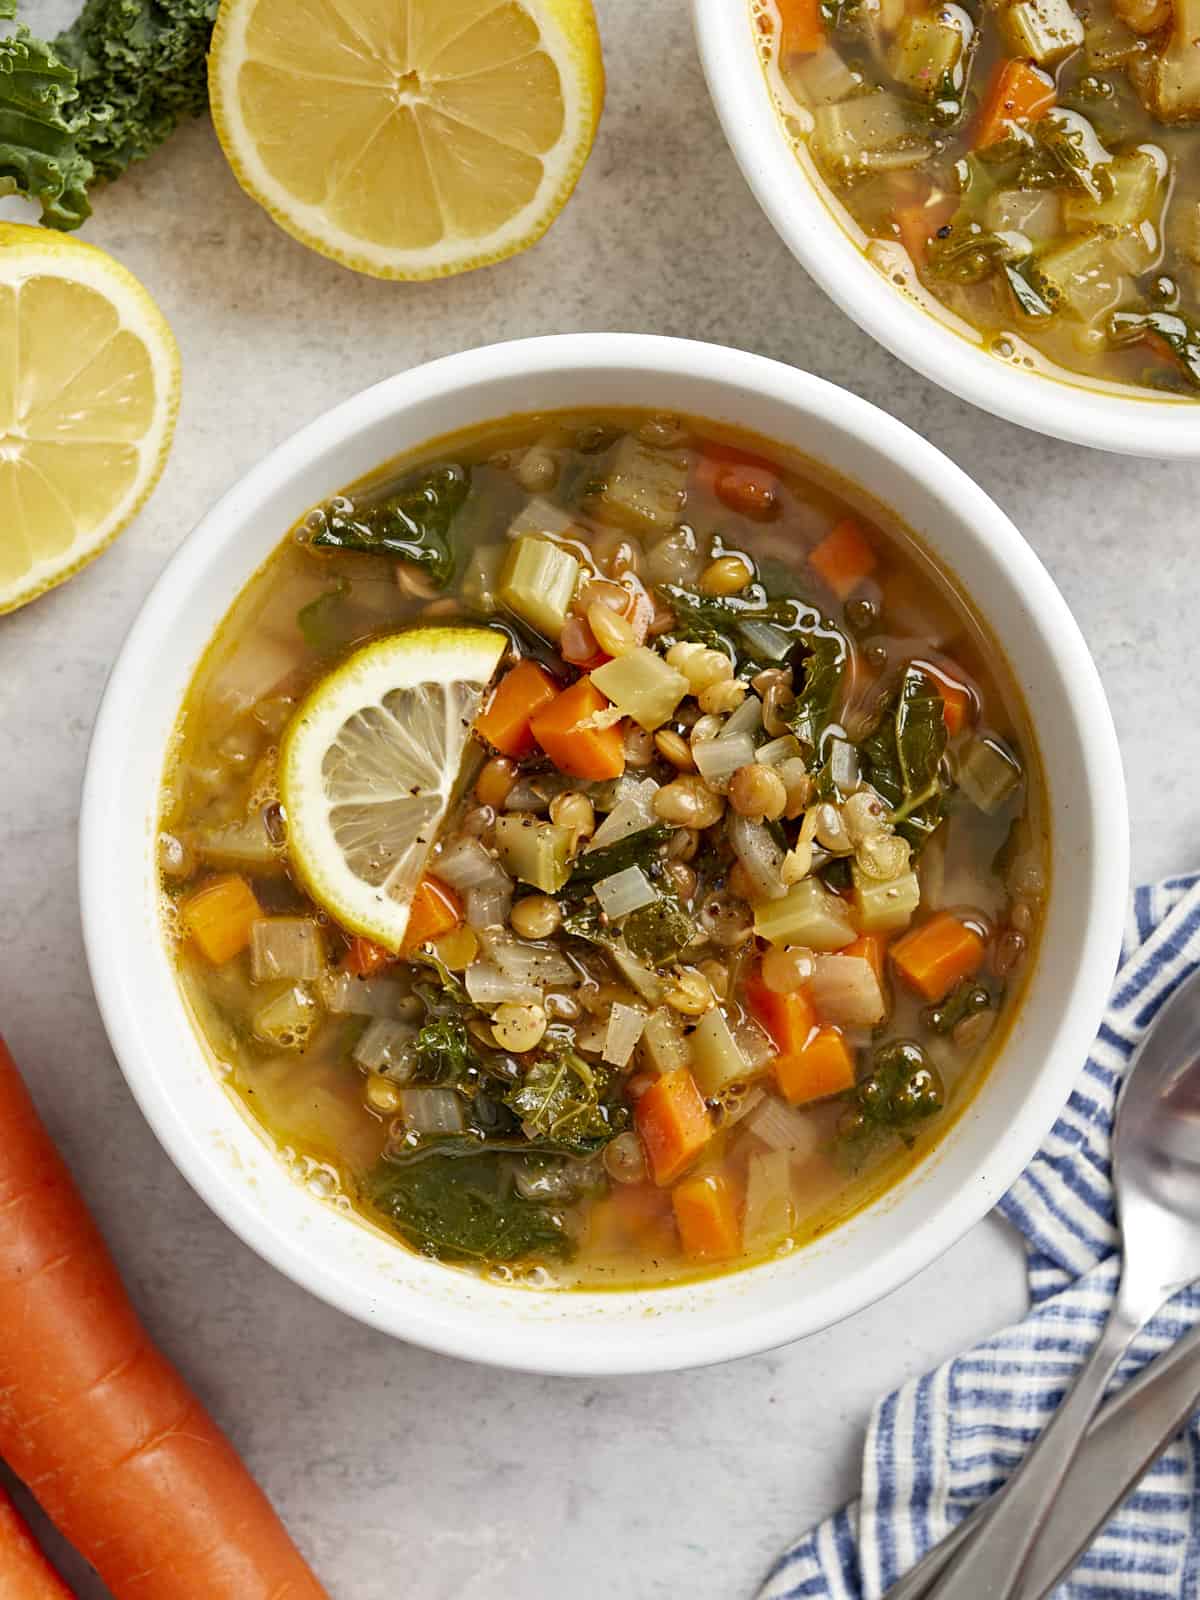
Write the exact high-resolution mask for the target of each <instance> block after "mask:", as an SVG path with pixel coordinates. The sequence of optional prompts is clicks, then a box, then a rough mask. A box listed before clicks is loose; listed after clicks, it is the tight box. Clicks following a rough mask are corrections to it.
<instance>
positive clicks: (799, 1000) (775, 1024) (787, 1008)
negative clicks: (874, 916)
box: [746, 952, 849, 1056]
mask: <svg viewBox="0 0 1200 1600" xmlns="http://www.w3.org/2000/svg"><path fill="white" fill-rule="evenodd" d="M846 953H847V954H848V953H849V952H846ZM746 1004H747V1006H748V1008H749V1011H750V1015H751V1016H752V1017H753V1018H754V1020H755V1022H757V1023H758V1024H759V1026H760V1027H761V1028H763V1029H764V1030H765V1031H766V1032H767V1033H769V1034H770V1036H771V1038H772V1039H773V1040H774V1042H775V1047H776V1049H777V1050H778V1051H779V1053H780V1054H781V1055H785V1056H786V1055H795V1054H796V1053H797V1052H798V1051H800V1050H803V1048H804V1046H805V1045H806V1044H807V1043H808V1036H809V1034H810V1033H811V1032H812V1031H813V1029H814V1028H815V1027H816V1024H817V1017H816V1012H815V1011H814V1010H813V1003H812V1001H811V1000H810V999H809V996H808V991H807V989H794V990H793V991H792V992H791V994H776V993H775V991H774V990H773V989H768V988H767V986H766V984H765V983H763V981H762V979H761V978H751V979H750V980H749V982H748V983H747V984H746Z"/></svg>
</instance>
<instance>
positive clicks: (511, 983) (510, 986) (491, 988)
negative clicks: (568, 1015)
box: [465, 961, 542, 1011]
mask: <svg viewBox="0 0 1200 1600" xmlns="http://www.w3.org/2000/svg"><path fill="white" fill-rule="evenodd" d="M465 982H466V986H467V993H468V995H470V997H471V999H472V1000H473V1001H474V1002H475V1004H476V1005H477V1006H482V1007H483V1009H484V1010H485V1011H491V1010H492V1009H493V1008H494V1007H496V1006H500V1005H504V1003H505V1002H506V1001H512V1002H513V1003H514V1004H516V1005H531V1004H532V1003H533V1002H534V1001H536V1000H540V999H541V998H542V991H541V990H540V989H539V988H538V986H537V985H536V984H535V983H529V982H528V981H526V980H522V979H520V978H511V977H509V975H508V973H507V972H503V971H501V969H500V968H499V967H497V966H495V965H494V964H493V963H492V962H490V961H472V963H471V965H470V966H469V967H468V968H467V971H466V976H465Z"/></svg>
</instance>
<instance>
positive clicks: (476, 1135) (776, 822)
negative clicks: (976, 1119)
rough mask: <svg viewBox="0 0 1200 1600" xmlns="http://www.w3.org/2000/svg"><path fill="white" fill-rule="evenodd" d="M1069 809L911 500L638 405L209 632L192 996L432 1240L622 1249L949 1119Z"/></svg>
mask: <svg viewBox="0 0 1200 1600" xmlns="http://www.w3.org/2000/svg"><path fill="white" fill-rule="evenodd" d="M473 661H483V663H484V664H483V665H482V666H481V667H477V668H476V667H470V665H469V664H470V663H471V662H473ZM472 674H473V675H472ZM372 685H376V686H377V687H372ZM322 730H325V731H322ZM322 741H323V742H322ZM326 746H327V747H328V748H326ZM443 749H444V750H446V751H449V752H451V754H450V755H439V754H438V752H439V751H442V750H443ZM446 766H450V767H452V768H453V770H452V771H448V772H447V771H444V770H442V769H443V768H445V767H446ZM427 769H429V770H432V773H433V775H432V776H429V770H427ZM306 784H307V787H306ZM1044 828H1045V802H1044V795H1043V789H1042V779H1041V776H1040V772H1039V767H1038V760H1037V752H1036V747H1035V743H1034V740H1033V737H1032V734H1031V732H1030V729H1029V726H1028V723H1027V721H1026V717H1025V713H1024V710H1023V707H1022V704H1021V700H1020V696H1019V693H1018V691H1017V689H1016V687H1015V685H1014V683H1013V680H1012V677H1011V675H1010V673H1009V670H1008V668H1007V666H1006V664H1005V662H1004V659H1003V656H1002V654H1001V652H1000V650H999V648H998V646H997V644H996V642H995V640H994V639H992V638H991V637H990V635H989V634H988V632H987V629H986V627H985V625H984V624H983V622H982V621H981V620H980V617H979V616H978V614H977V613H976V611H975V610H974V608H973V606H972V605H971V604H970V602H969V601H968V599H967V598H966V597H965V596H964V595H963V594H962V593H961V592H960V591H959V589H958V588H957V586H956V585H955V583H954V582H953V581H952V580H951V579H950V578H949V577H948V576H947V575H946V574H945V573H943V572H940V571H939V570H938V569H937V568H936V567H935V566H934V564H933V563H932V562H931V561H930V560H929V558H928V557H927V556H926V555H925V553H924V551H923V550H922V548H921V547H920V545H919V543H918V542H917V540H916V539H915V538H914V537H913V536H912V535H911V534H910V533H909V532H908V531H907V530H906V529H904V528H903V527H902V526H901V525H900V524H899V523H898V522H897V520H896V519H895V518H894V517H892V516H891V515H890V514H889V513H887V512H886V511H885V510H884V509H883V508H881V507H880V506H878V505H877V504H875V503H874V502H872V501H871V500H870V499H869V498H868V497H867V496H866V495H865V494H863V493H861V492H859V491H857V490H854V489H852V488H851V487H849V486H847V485H845V484H842V483H837V482H834V481H832V480H831V479H830V478H829V477H828V476H827V475H824V474H822V473H821V472H820V471H819V470H818V469H817V468H815V467H814V466H813V465H812V464H811V463H808V462H806V461H804V460H803V459H802V458H800V457H799V456H796V455H794V454H792V453H790V452H788V451H786V450H784V449H782V448H781V447H778V446H774V445H771V444H769V443H767V442H766V441H763V440H761V439H758V438H751V437H742V436H739V435H737V434H735V433H732V432H730V431H729V430H728V429H725V428H720V427H717V426H716V425H713V424H709V423H706V422H704V421H702V420H698V419H692V418H680V417H672V416H661V415H653V414H650V413H643V412H629V411H622V412H606V413H602V414H595V413H591V412H589V413H578V414H576V413H566V414H555V415H548V416H529V417H518V418H513V419H510V420H508V421H505V422H501V423H497V424H495V425H491V426H487V427H483V428H477V429H474V430H471V431H470V432H467V433H463V434H462V435H456V436H453V437H450V438H445V439H442V440H439V441H435V442H434V443H432V444H430V445H429V446H428V447H426V448H425V449H423V450H421V451H419V452H417V453H415V454H414V455H413V456H412V457H410V458H407V459H405V460H403V461H399V462H395V463H393V464H391V465H389V466H388V467H386V468H384V469H383V470H382V471H380V472H379V473H377V474H376V475H374V476H373V477H372V478H371V479H370V480H368V481H365V482H363V483H360V484H357V485H355V486H353V487H351V488H349V489H347V490H345V491H344V492H343V493H342V494H340V495H338V496H335V497H333V498H332V499H331V500H330V501H329V502H327V503H325V504H323V505H321V506H318V507H315V508H314V509H313V510H312V512H311V513H310V514H309V515H308V516H307V517H306V518H304V519H303V520H302V521H301V523H300V524H299V525H298V526H297V527H296V528H294V529H293V530H292V531H291V533H290V534H289V535H288V536H287V537H286V538H285V539H284V541H283V543H282V544H281V546H280V548H279V549H278V550H277V551H276V553H275V554H274V555H273V556H272V557H271V558H270V559H269V560H268V561H267V563H266V564H265V565H264V566H263V568H262V569H261V570H260V571H259V572H258V573H257V575H256V576H255V577H254V578H253V579H252V580H251V582H250V583H249V584H248V585H247V587H246V588H245V590H244V591H243V593H242V594H241V595H240V597H239V598H238V600H237V601H236V603H235V604H234V606H233V607H232V609H231V610H230V612H229V615H228V617H227V618H226V620H225V623H224V624H223V626H222V628H221V630H220V633H219V634H218V636H217V638H216V639H215V641H214V642H213V644H212V646H211V648H210V649H209V651H208V653H207V655H206V656H205V658H204V659H203V661H202V662H201V664H200V666H199V668H198V670H197V672H196V674H195V677H194V680H193V682H192V685H191V687H190V689H189V692H188V695H187V699H186V702H185V705H184V707H183V711H182V714H181V717H180V722H179V727H178V734H177V739H176V743H175V748H174V750H173V754H172V758H171V762H170V766H169V770H168V772H167V774H166V777H165V787H164V795H163V803H162V820H161V830H162V831H161V834H160V837H159V850H160V862H161V871H162V891H163V905H164V912H165V917H166V927H167V931H168V935H169V937H170V938H171V940H172V943H173V948H174V951H175V957H176V961H177V965H178V972H179V981H180V984H181V986H182V989H183V992H184V994H185V997H186V1000H187V1003H188V1005H189V1007H190V1009H191V1013H192V1015H193V1016H194V1019H195V1022H196V1025H197V1027H198V1029H199V1031H200V1033H201V1034H202V1036H203V1038H204V1039H205V1041H206V1043H207V1046H208V1048H209V1050H210V1051H211V1054H212V1056H213V1058H214V1060H215V1062H216V1064H217V1065H218V1067H219V1070H220V1071H221V1072H222V1074H223V1075H224V1077H225V1081H226V1082H227V1084H228V1086H229V1088H230V1090H231V1091H232V1092H233V1093H234V1094H235V1095H236V1096H237V1097H238V1099H239V1100H240V1102H241V1104H242V1105H243V1106H244V1108H245V1109H246V1111H247V1112H248V1113H249V1114H250V1116H251V1117H252V1118H253V1119H254V1120H255V1121H256V1123H257V1124H258V1125H259V1126H260V1127H261V1129H262V1130H263V1131H264V1133H265V1134H266V1136H267V1137H268V1138H269V1139H271V1140H272V1141H274V1143H275V1145H276V1146H277V1147H278V1148H279V1150H280V1151H281V1152H282V1153H283V1154H284V1155H285V1156H286V1157H287V1158H288V1159H289V1160H293V1161H296V1162H298V1163H299V1165H300V1167H301V1169H302V1171H303V1172H304V1173H305V1174H306V1175H308V1176H309V1177H310V1178H312V1177H314V1176H315V1179H316V1181H317V1182H318V1184H320V1185H323V1186H324V1188H325V1190H326V1191H327V1192H329V1193H330V1194H331V1195H335V1196H336V1197H337V1199H338V1203H340V1204H341V1205H343V1206H346V1207H348V1208H353V1210H354V1211H355V1212H357V1213H358V1214H359V1215H360V1216H361V1217H362V1218H364V1219H366V1220H368V1221H369V1222H370V1223H372V1224H373V1225H375V1226H377V1227H379V1228H381V1229H384V1230H385V1231H387V1232H388V1233H390V1234H391V1235H392V1236H393V1237H394V1238H395V1239H396V1240H397V1241H398V1243H401V1244H403V1245H405V1246H407V1247H409V1248H412V1249H415V1250H418V1251H422V1252H424V1253H426V1254H429V1255H432V1256H435V1257H437V1258H438V1259H441V1260H444V1261H447V1262H452V1263H456V1264H460V1265H466V1266H470V1267H472V1268H474V1269H476V1270H478V1271H482V1272H485V1273H492V1274H494V1275H499V1276H501V1277H503V1278H504V1279H505V1280H514V1279H515V1280H517V1281H521V1282H526V1283H530V1284H535V1285H538V1286H550V1285H554V1286H564V1287H569V1286H572V1285H585V1286H590V1287H595V1286H605V1285H608V1286H613V1287H620V1286H623V1285H632V1284H637V1285H639V1286H644V1285H647V1284H654V1283H667V1282H672V1281H677V1280H679V1279H681V1278H685V1277H688V1276H694V1275H696V1274H699V1273H705V1272H711V1271H715V1270H726V1269H728V1268H732V1267H735V1266H738V1265H742V1264H745V1263H748V1262H753V1261H756V1260H761V1259H763V1258H765V1257H768V1256H771V1255H774V1254H778V1253H780V1252H785V1251H788V1250H791V1249H794V1248H796V1247H797V1246H798V1245H801V1244H803V1243H804V1242H805V1241H806V1240H808V1239H810V1238H811V1237H812V1236H813V1235H814V1234H815V1233H817V1232H819V1231H821V1230H822V1229H825V1228H828V1227H829V1226H831V1225H832V1224H834V1223H835V1222H837V1221H838V1220H840V1219H842V1218H844V1217H846V1216H847V1215H849V1214H850V1213H851V1212H853V1211H854V1210H855V1209H857V1208H858V1207H860V1206H861V1205H863V1204H864V1203H865V1202H867V1201H869V1200H870V1199H872V1198H873V1197H875V1196H876V1195H878V1194H879V1193H880V1192H881V1190H882V1189H884V1188H885V1187H886V1186H887V1185H888V1184H890V1183H892V1182H894V1181H895V1180H896V1179H897V1178H898V1177H899V1176H900V1175H902V1174H903V1173H904V1172H906V1171H907V1170H909V1169H910V1168H911V1167H912V1166H913V1165H914V1164H915V1163H917V1162H918V1161H920V1160H921V1159H922V1158H923V1156H924V1155H925V1154H926V1153H927V1152H928V1151H929V1150H930V1148H931V1147H932V1146H933V1145H934V1144H935V1143H936V1141H937V1140H938V1139H939V1138H940V1137H941V1136H942V1135H943V1134H944V1132H945V1131H946V1129H947V1128H948V1126H949V1125H950V1123H951V1122H952V1120H953V1118H954V1116H955V1115H956V1114H957V1112H958V1111H959V1110H960V1109H961V1108H962V1106H963V1105H964V1104H965V1102H966V1100H967V1099H968V1098H969V1096H970V1094H971V1093H972V1092H973V1090H974V1088H975V1087H976V1086H977V1084H978V1082H979V1081H980V1077H981V1075H982V1074H983V1073H984V1072H985V1071H986V1070H987V1067H988V1065H989V1063H990V1062H991V1060H992V1058H993V1056H994V1054H995V1052H996V1050H997V1049H998V1047H999V1044H1000V1042H1001V1041H1002V1039H1003V1037H1004V1034H1005V1031H1006V1029H1007V1027H1008V1024H1009V1022H1010V1020H1011V1018H1012V1015H1013V1012H1014V1010H1015V1008H1016V1007H1017V1005H1018V1003H1019V1000H1020V995H1021V991H1022V989H1023V987H1024V984H1025V981H1026V975H1027V969H1028V967H1029V964H1030V961H1031V959H1032V953H1033V950H1034V948H1035V946H1036V942H1037V936H1038V930H1039V927H1040V924H1041V920H1042V913H1043V905H1044V897H1045V893H1046V878H1045V871H1046V867H1045V860H1046V843H1045V834H1044ZM323 851H324V852H326V854H327V855H328V854H331V855H332V857H333V859H332V862H330V861H328V860H326V859H325V855H323V854H322V852H323Z"/></svg>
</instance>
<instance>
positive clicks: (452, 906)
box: [403, 873, 463, 951]
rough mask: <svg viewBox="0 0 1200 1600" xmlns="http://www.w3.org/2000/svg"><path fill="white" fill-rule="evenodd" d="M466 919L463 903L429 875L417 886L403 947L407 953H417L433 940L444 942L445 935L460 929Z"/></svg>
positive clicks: (446, 886) (439, 881) (450, 890)
mask: <svg viewBox="0 0 1200 1600" xmlns="http://www.w3.org/2000/svg"><path fill="white" fill-rule="evenodd" d="M462 917H463V908H462V901H461V900H460V899H459V898H458V896H457V895H456V894H455V892H454V890H453V889H451V888H450V886H449V885H448V884H445V883H442V882H441V880H440V879H438V878H435V877H433V876H431V874H429V873H426V874H425V876H424V877H423V878H422V879H421V881H420V883H419V884H418V885H417V887H416V892H415V893H414V895H413V897H412V904H411V905H410V906H409V908H408V926H407V927H406V928H405V930H404V946H403V948H404V949H405V950H406V951H407V950H416V949H418V948H419V947H420V946H421V945H423V944H428V943H429V942H430V940H431V939H440V938H441V937H442V935H443V934H444V933H449V932H450V931H451V929H452V928H457V927H458V925H459V923H460V922H461V921H462Z"/></svg>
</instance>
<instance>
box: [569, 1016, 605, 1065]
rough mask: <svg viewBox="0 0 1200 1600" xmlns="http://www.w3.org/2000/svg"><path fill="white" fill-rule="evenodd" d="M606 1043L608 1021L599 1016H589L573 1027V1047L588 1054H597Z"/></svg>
mask: <svg viewBox="0 0 1200 1600" xmlns="http://www.w3.org/2000/svg"><path fill="white" fill-rule="evenodd" d="M607 1043H608V1023H607V1022H605V1021H604V1020H603V1019H602V1018H601V1017H589V1018H588V1020H587V1021H586V1022H584V1023H582V1024H581V1025H580V1026H579V1027H578V1028H576V1029H575V1048H576V1049H577V1050H584V1051H586V1052H587V1054H588V1055H589V1056H598V1055H599V1054H600V1053H601V1052H602V1051H603V1049H604V1046H605V1045H606V1044H607Z"/></svg>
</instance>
